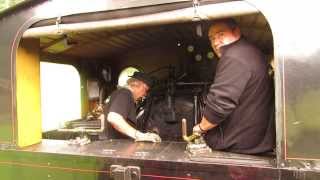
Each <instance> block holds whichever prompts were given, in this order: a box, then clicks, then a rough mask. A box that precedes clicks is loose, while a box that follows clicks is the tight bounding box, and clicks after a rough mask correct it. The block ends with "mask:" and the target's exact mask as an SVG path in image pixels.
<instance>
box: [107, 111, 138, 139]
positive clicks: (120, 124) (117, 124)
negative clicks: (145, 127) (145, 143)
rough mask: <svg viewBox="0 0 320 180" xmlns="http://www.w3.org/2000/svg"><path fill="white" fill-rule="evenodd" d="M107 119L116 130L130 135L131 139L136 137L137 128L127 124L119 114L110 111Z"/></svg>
mask: <svg viewBox="0 0 320 180" xmlns="http://www.w3.org/2000/svg"><path fill="white" fill-rule="evenodd" d="M107 119H108V122H109V123H111V125H112V127H114V128H115V129H116V130H117V131H119V132H121V133H122V134H125V135H127V136H129V137H131V138H132V139H135V138H136V133H137V130H136V129H135V128H133V127H132V126H131V125H130V124H128V123H127V121H126V120H124V119H123V117H122V116H121V115H119V114H117V113H113V112H110V113H109V114H108V118H107Z"/></svg>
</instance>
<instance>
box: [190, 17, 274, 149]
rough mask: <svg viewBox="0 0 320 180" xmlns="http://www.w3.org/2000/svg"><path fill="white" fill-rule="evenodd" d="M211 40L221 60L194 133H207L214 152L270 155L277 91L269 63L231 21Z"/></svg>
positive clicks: (214, 30)
mask: <svg viewBox="0 0 320 180" xmlns="http://www.w3.org/2000/svg"><path fill="white" fill-rule="evenodd" d="M208 36H209V39H210V42H211V46H212V48H213V50H214V51H215V53H216V54H217V56H218V57H219V58H220V60H219V62H218V65H217V69H216V75H215V79H214V83H213V84H212V85H211V87H210V90H209V93H208V95H207V100H206V107H205V110H204V112H203V117H202V120H201V122H200V123H199V124H197V125H195V127H194V128H193V131H194V133H199V134H203V135H204V139H205V141H206V142H207V144H208V145H209V146H210V147H211V148H213V149H216V150H225V151H229V152H235V153H244V154H259V153H264V152H269V151H272V149H273V148H274V146H275V130H274V120H273V118H272V117H273V113H272V112H273V108H274V96H273V94H274V89H273V81H272V77H270V76H269V74H268V67H269V66H268V61H267V59H266V58H265V56H264V55H263V53H262V52H261V51H260V50H259V49H257V48H256V47H255V46H253V45H252V44H250V43H249V42H247V41H246V40H245V39H244V38H242V37H241V32H240V28H239V27H238V26H237V24H236V22H235V21H234V20H233V19H222V20H217V21H216V22H215V23H214V24H213V25H212V26H211V27H210V29H209V33H208Z"/></svg>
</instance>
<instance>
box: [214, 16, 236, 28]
mask: <svg viewBox="0 0 320 180" xmlns="http://www.w3.org/2000/svg"><path fill="white" fill-rule="evenodd" d="M220 23H223V24H225V25H227V26H228V27H229V28H230V29H235V28H236V27H238V24H237V22H236V21H235V20H234V19H233V18H224V19H217V20H215V21H214V22H213V25H215V24H220Z"/></svg>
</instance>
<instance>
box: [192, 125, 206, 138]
mask: <svg viewBox="0 0 320 180" xmlns="http://www.w3.org/2000/svg"><path fill="white" fill-rule="evenodd" d="M192 133H193V134H197V135H199V136H200V135H201V134H203V133H204V131H203V130H202V129H201V128H200V124H197V125H195V126H194V127H193V129H192Z"/></svg>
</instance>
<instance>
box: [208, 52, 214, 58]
mask: <svg viewBox="0 0 320 180" xmlns="http://www.w3.org/2000/svg"><path fill="white" fill-rule="evenodd" d="M213 57H214V54H213V52H212V51H210V52H208V53H207V58H208V59H213Z"/></svg>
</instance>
